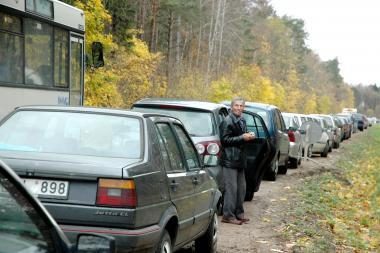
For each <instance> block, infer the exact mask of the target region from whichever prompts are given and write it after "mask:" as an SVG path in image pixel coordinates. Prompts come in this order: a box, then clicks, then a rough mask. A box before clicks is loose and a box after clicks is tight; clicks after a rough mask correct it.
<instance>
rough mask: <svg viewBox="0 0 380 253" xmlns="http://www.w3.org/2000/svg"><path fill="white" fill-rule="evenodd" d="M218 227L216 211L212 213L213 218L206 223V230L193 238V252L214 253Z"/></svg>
mask: <svg viewBox="0 0 380 253" xmlns="http://www.w3.org/2000/svg"><path fill="white" fill-rule="evenodd" d="M218 228H219V226H218V217H217V215H216V213H214V215H213V218H212V220H211V222H210V224H209V225H208V228H207V231H206V232H205V233H204V234H203V235H202V236H201V237H199V238H198V239H196V240H195V252H197V253H198V252H200V253H216V246H217V242H218Z"/></svg>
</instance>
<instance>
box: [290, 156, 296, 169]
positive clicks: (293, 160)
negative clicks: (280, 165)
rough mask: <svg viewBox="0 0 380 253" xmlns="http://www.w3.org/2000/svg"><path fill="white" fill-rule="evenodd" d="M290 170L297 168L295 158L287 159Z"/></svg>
mask: <svg viewBox="0 0 380 253" xmlns="http://www.w3.org/2000/svg"><path fill="white" fill-rule="evenodd" d="M289 163H290V168H293V169H297V168H298V160H297V158H293V157H291V158H289Z"/></svg>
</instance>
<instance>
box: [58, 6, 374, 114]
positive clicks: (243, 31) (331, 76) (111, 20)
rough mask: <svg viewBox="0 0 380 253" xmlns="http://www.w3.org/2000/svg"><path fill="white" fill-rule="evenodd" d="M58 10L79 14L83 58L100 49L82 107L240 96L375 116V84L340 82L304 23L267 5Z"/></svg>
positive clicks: (307, 109)
mask: <svg viewBox="0 0 380 253" xmlns="http://www.w3.org/2000/svg"><path fill="white" fill-rule="evenodd" d="M64 2H66V3H68V4H71V5H74V6H76V7H78V8H80V9H82V10H84V11H85V17H86V48H87V50H90V49H91V43H92V42H94V41H100V42H102V44H103V46H104V49H105V52H104V55H105V61H106V64H105V66H104V67H103V68H98V69H93V68H90V67H89V68H87V70H86V78H85V104H86V105H91V106H102V107H118V108H129V107H130V106H131V104H132V103H133V102H135V101H136V100H139V99H141V98H144V97H173V98H182V99H198V100H207V101H214V102H219V101H222V100H226V99H230V98H231V97H233V96H241V97H243V98H245V99H246V100H248V101H255V102H264V103H270V104H274V105H276V106H278V107H279V108H280V109H281V110H282V111H288V112H299V113H337V112H341V110H342V108H344V107H357V108H359V112H362V113H366V114H368V115H369V116H376V115H377V116H380V104H379V105H377V101H378V99H377V98H380V90H379V88H377V86H376V84H373V85H371V86H363V85H355V86H354V85H353V84H347V83H345V82H344V79H343V77H342V76H341V74H340V70H339V60H338V58H335V59H331V60H328V61H322V60H321V59H320V57H319V56H318V54H317V53H316V52H313V51H312V50H311V49H310V48H308V46H307V39H308V34H307V32H306V31H305V29H304V21H303V20H302V19H297V18H294V17H290V16H282V17H280V16H278V15H277V13H276V10H275V9H274V8H273V7H272V6H271V4H270V0H122V1H120V0H65V1H64Z"/></svg>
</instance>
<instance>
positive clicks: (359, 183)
mask: <svg viewBox="0 0 380 253" xmlns="http://www.w3.org/2000/svg"><path fill="white" fill-rule="evenodd" d="M343 146H344V149H345V151H344V154H343V155H342V156H341V157H340V159H339V160H338V161H337V162H336V164H335V165H334V167H335V168H334V169H331V170H330V171H329V172H327V173H323V174H321V175H317V176H312V177H310V178H308V179H306V180H305V184H303V186H301V187H300V188H299V195H298V201H297V202H296V203H295V204H294V206H292V208H291V209H290V210H289V212H288V219H287V222H286V226H285V228H284V230H283V232H284V233H285V235H286V236H287V237H288V239H289V240H291V241H293V242H294V244H295V245H294V246H293V251H294V252H380V126H377V125H375V126H373V127H371V128H369V129H368V130H367V131H365V132H362V133H360V134H358V135H357V136H355V138H352V140H351V141H350V142H346V143H343Z"/></svg>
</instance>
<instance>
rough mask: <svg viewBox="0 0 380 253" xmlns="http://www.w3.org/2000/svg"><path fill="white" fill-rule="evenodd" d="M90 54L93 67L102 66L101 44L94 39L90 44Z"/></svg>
mask: <svg viewBox="0 0 380 253" xmlns="http://www.w3.org/2000/svg"><path fill="white" fill-rule="evenodd" d="M91 54H92V64H93V67H94V68H99V67H103V66H104V58H103V44H102V43H100V42H98V41H96V42H93V43H92V46H91Z"/></svg>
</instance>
